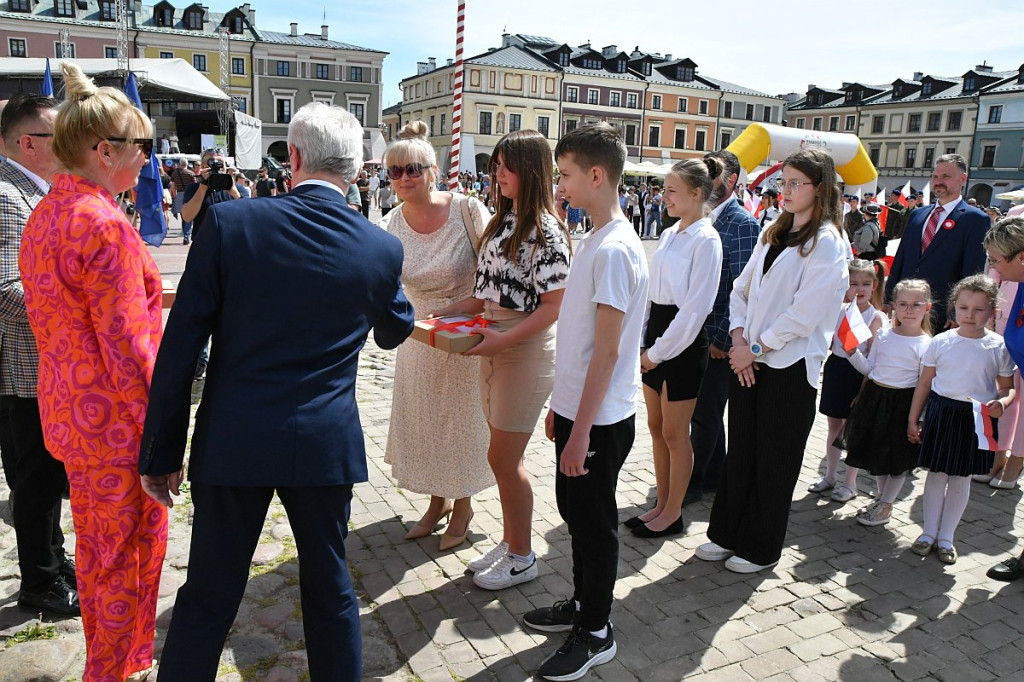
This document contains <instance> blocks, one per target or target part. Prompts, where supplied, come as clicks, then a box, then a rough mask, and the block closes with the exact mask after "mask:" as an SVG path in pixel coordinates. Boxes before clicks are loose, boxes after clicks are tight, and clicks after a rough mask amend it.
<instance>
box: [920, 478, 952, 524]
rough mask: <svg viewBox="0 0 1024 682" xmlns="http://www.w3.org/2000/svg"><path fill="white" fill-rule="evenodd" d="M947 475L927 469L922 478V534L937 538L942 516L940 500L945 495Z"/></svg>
mask: <svg viewBox="0 0 1024 682" xmlns="http://www.w3.org/2000/svg"><path fill="white" fill-rule="evenodd" d="M947 481H949V476H947V475H946V474H943V473H939V472H937V471H929V472H928V476H927V478H925V480H924V495H923V497H924V535H927V536H928V537H930V538H932V539H938V534H939V520H940V518H941V517H942V501H943V500H944V499H945V497H946V482H947Z"/></svg>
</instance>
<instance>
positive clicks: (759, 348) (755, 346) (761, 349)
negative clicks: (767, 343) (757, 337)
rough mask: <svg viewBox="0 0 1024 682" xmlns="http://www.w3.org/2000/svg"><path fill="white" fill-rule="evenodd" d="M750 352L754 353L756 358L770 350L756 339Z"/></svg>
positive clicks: (751, 345)
mask: <svg viewBox="0 0 1024 682" xmlns="http://www.w3.org/2000/svg"><path fill="white" fill-rule="evenodd" d="M750 352H751V353H753V354H754V357H755V358H759V357H761V356H762V355H764V354H765V353H767V352H768V351H766V350H765V349H764V346H762V345H761V344H760V343H758V342H757V341H755V342H754V343H752V344H750Z"/></svg>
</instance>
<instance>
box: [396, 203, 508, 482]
mask: <svg viewBox="0 0 1024 682" xmlns="http://www.w3.org/2000/svg"><path fill="white" fill-rule="evenodd" d="M459 200H460V199H459V198H456V199H454V200H453V201H452V204H451V212H450V213H449V216H448V220H447V221H446V222H445V224H444V226H443V227H441V228H440V229H439V230H437V231H436V232H433V233H431V234H420V233H418V232H416V231H414V230H413V229H412V228H411V227H409V224H408V223H407V222H406V221H405V218H404V216H403V215H402V211H401V208H397V209H395V210H393V211H391V212H390V213H389V214H388V215H387V216H385V218H383V219H382V220H381V223H380V224H381V226H382V227H384V228H385V229H387V230H388V232H390V233H391V234H393V235H395V236H396V237H398V238H399V239H400V240H401V242H402V246H403V248H404V249H405V260H404V262H403V265H402V286H403V287H404V288H405V294H406V296H407V297H408V298H409V300H410V301H411V302H412V305H413V308H414V309H415V312H416V318H417V319H420V318H423V317H426V316H427V315H428V314H429V313H431V312H433V311H436V310H439V309H441V308H444V307H445V306H448V305H451V304H452V303H455V302H456V301H460V300H462V299H464V298H467V297H469V296H471V295H472V294H473V275H474V273H475V271H476V257H475V256H474V255H473V247H472V245H471V244H470V241H469V237H468V235H467V233H466V228H465V225H464V223H463V217H462V216H463V213H462V211H461V210H460V207H459V204H458V201H459ZM471 210H473V211H475V212H476V216H475V217H474V222H476V224H477V226H482V225H484V224H486V221H487V220H488V219H490V215H489V214H488V213H487V210H486V209H485V208H484V207H483V206H482V205H481V204H479V202H471ZM471 229H473V227H471ZM479 374H480V361H479V359H477V358H475V357H464V356H462V355H453V354H449V353H445V352H444V351H440V350H437V349H435V348H430V347H429V346H427V345H426V344H424V343H421V342H419V341H414V340H412V339H409V340H407V341H406V342H405V343H403V344H402V345H401V346H399V347H398V358H397V362H396V365H395V386H394V391H393V398H392V402H391V424H390V426H389V428H388V441H387V450H386V451H385V454H384V461H385V462H387V463H388V464H390V465H391V473H392V475H393V476H394V478H395V480H396V481H397V482H398V486H399V487H400V488H403V489H405V490H410V491H412V492H416V493H422V494H426V495H437V496H439V497H449V498H461V497H468V496H470V495H473V494H475V493H478V492H480V491H481V490H484V489H485V488H488V487H490V486H492V485H494V475H493V474H492V473H491V468H490V466H489V465H488V464H487V445H488V442H489V439H490V433H489V431H488V428H487V422H486V420H485V419H484V415H483V410H482V408H481V406H480V390H479V386H478V383H477V382H478V376H479Z"/></svg>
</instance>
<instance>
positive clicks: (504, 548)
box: [466, 540, 508, 573]
mask: <svg viewBox="0 0 1024 682" xmlns="http://www.w3.org/2000/svg"><path fill="white" fill-rule="evenodd" d="M506 554H508V543H507V542H505V541H504V540H502V541H501V542H499V543H498V544H497V545H495V546H494V547H492V548H491V551H489V552H487V554H484V555H481V556H478V557H477V558H475V559H473V560H472V561H470V562H469V563H468V564H466V568H468V569H469V570H470V571H471V572H473V573H476V572H477V571H482V570H484V569H485V568H490V567H491V566H493V565H494V564H496V563H498V559H500V558H501V557H503V556H505V555H506Z"/></svg>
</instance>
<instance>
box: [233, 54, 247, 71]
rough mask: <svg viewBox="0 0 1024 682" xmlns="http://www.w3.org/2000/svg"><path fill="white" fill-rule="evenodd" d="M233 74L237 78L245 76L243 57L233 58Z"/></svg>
mask: <svg viewBox="0 0 1024 682" xmlns="http://www.w3.org/2000/svg"><path fill="white" fill-rule="evenodd" d="M231 73H233V74H234V75H236V76H244V75H245V59H243V58H242V57H232V58H231Z"/></svg>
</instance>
